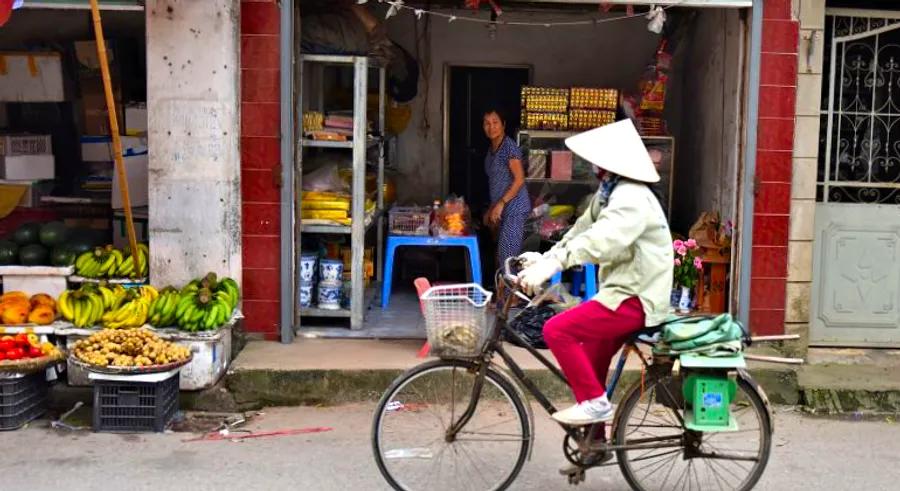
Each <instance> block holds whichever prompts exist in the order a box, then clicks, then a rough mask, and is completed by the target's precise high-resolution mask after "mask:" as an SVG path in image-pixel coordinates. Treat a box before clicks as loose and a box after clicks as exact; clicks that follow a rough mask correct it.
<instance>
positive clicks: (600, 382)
mask: <svg viewBox="0 0 900 491" xmlns="http://www.w3.org/2000/svg"><path fill="white" fill-rule="evenodd" d="M566 146H568V147H569V148H570V149H571V150H572V151H573V152H575V153H576V154H577V155H578V156H580V157H581V158H583V159H585V160H587V161H589V162H590V163H592V164H593V165H595V166H597V167H598V174H599V175H600V188H599V189H598V191H597V193H596V195H595V196H594V198H593V199H592V201H591V204H590V206H589V208H588V209H587V210H586V211H585V212H584V214H583V215H582V216H581V217H580V218H578V220H577V221H576V222H575V225H574V226H573V227H572V229H571V230H569V232H568V233H567V234H566V235H565V236H564V237H563V238H562V240H560V241H559V242H558V243H557V244H556V245H555V246H554V247H553V248H552V249H550V250H549V251H547V252H546V253H544V254H543V255H541V254H538V253H534V252H527V253H525V254H522V256H520V257H521V259H522V260H523V263H524V265H525V269H523V270H522V271H521V272H520V273H519V275H518V277H519V281H520V284H521V286H522V287H523V288H524V289H526V290H529V291H533V290H535V289H537V288H539V287H540V286H541V285H542V284H544V283H545V282H547V281H548V280H549V279H550V278H551V277H552V276H553V275H555V274H556V273H558V272H560V271H562V270H565V269H568V268H571V267H573V266H577V265H582V264H597V265H598V267H599V281H600V284H599V289H598V293H597V295H596V296H595V297H594V298H593V299H592V300H591V301H588V302H584V303H582V304H581V305H579V306H578V307H575V308H573V309H571V310H568V311H566V312H563V313H561V314H558V315H556V316H555V317H553V318H551V319H550V320H549V321H548V322H547V323H546V324H545V325H544V340H545V341H546V343H547V346H548V347H549V348H550V350H551V351H552V352H553V355H554V356H555V357H556V360H557V362H558V363H559V365H560V367H561V368H562V371H563V373H564V374H565V375H566V378H567V379H568V382H569V385H570V386H571V387H572V391H573V392H574V394H575V399H576V401H577V404H575V405H574V406H572V407H570V408H568V409H564V410H562V411H558V412H556V413H554V414H553V419H555V420H556V421H559V422H560V423H563V424H566V425H572V426H578V425H587V424H593V423H600V422H605V421H610V420H612V418H613V415H614V413H615V411H614V409H613V405H612V404H611V403H610V401H609V400H608V398H607V396H606V389H605V381H606V375H607V371H608V369H609V365H610V362H611V361H612V357H613V356H614V355H615V354H616V352H617V351H618V350H619V349H620V348H621V347H622V345H623V343H624V342H625V341H626V340H627V339H628V337H629V336H630V335H632V334H633V333H634V332H636V331H638V330H640V329H642V328H644V327H649V326H654V325H658V324H661V323H662V322H664V321H665V319H666V317H667V316H668V313H669V298H670V294H671V291H672V264H673V261H674V257H673V252H672V246H671V244H672V239H671V234H670V232H669V226H668V222H667V220H666V216H665V213H664V212H663V209H662V206H660V203H659V200H658V199H657V198H656V196H655V195H654V193H653V191H652V190H651V189H650V187H649V185H650V184H652V183H656V182H659V174H658V173H657V171H656V168H655V166H654V165H653V162H652V161H651V159H650V156H649V155H648V154H647V149H646V148H645V147H644V144H643V142H642V141H641V138H640V136H639V135H638V132H637V130H635V128H634V125H633V124H632V123H631V121H630V120H625V121H619V122H617V123H614V124H610V125H607V126H603V127H601V128H597V129H594V130H591V131H587V132H584V133H581V134H578V135H575V136H573V137H570V138H568V139H567V140H566Z"/></svg>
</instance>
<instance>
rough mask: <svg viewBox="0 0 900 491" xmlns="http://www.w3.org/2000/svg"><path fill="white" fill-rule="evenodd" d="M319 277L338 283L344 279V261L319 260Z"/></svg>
mask: <svg viewBox="0 0 900 491" xmlns="http://www.w3.org/2000/svg"><path fill="white" fill-rule="evenodd" d="M319 279H320V280H321V281H327V282H330V283H337V284H340V283H341V282H342V281H343V280H344V262H343V261H340V260H338V259H322V260H321V261H319Z"/></svg>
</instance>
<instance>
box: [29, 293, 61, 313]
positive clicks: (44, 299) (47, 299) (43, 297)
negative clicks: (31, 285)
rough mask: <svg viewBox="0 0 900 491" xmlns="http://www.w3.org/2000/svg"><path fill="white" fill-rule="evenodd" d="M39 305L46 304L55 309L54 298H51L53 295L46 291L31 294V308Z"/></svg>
mask: <svg viewBox="0 0 900 491" xmlns="http://www.w3.org/2000/svg"><path fill="white" fill-rule="evenodd" d="M40 305H46V306H47V307H50V308H51V309H52V310H54V311H56V300H53V297H51V296H50V295H47V294H46V293H38V294H37V295H32V296H31V308H37V307H38V306H40Z"/></svg>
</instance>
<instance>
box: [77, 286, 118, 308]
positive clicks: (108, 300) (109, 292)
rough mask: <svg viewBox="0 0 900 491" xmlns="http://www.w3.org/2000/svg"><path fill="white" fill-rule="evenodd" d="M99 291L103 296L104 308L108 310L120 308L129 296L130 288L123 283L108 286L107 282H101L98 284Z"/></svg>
mask: <svg viewBox="0 0 900 491" xmlns="http://www.w3.org/2000/svg"><path fill="white" fill-rule="evenodd" d="M85 287H87V285H85ZM97 291H98V292H100V296H101V297H103V308H104V310H105V311H106V312H109V311H111V310H118V308H119V307H121V306H122V304H123V303H124V302H125V300H126V299H127V296H128V290H126V289H125V287H123V286H122V285H113V286H107V285H106V284H100V285H99V286H97Z"/></svg>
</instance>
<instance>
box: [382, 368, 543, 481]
mask: <svg viewBox="0 0 900 491" xmlns="http://www.w3.org/2000/svg"><path fill="white" fill-rule="evenodd" d="M477 379H478V370H477V366H476V365H475V364H474V363H472V362H467V361H461V360H435V361H432V362H428V363H424V364H422V365H419V366H418V367H415V368H413V369H412V370H410V371H408V372H406V373H405V374H403V375H401V376H400V378H398V379H397V380H396V381H394V383H393V384H392V385H391V387H390V388H389V389H388V390H387V392H385V394H384V396H383V397H382V398H381V402H379V404H378V408H377V409H376V411H375V420H374V422H373V427H372V447H373V450H374V454H375V462H376V464H377V465H378V469H379V470H380V471H381V474H382V475H383V476H384V478H385V479H386V480H387V482H388V483H389V484H390V485H391V486H392V487H393V488H394V489H398V490H405V491H418V490H429V491H438V490H466V489H469V490H502V489H506V488H507V487H508V486H509V485H510V484H511V483H512V482H513V480H514V479H515V478H516V476H517V475H518V473H519V471H520V470H521V469H522V465H523V464H524V463H525V459H526V458H527V456H528V445H529V444H530V440H531V434H530V433H531V429H530V424H529V421H528V413H527V412H526V410H525V405H524V402H523V401H522V399H521V398H520V397H519V393H518V391H517V390H516V389H515V387H513V386H512V385H511V384H510V383H509V381H508V380H507V379H506V378H504V377H503V376H502V375H500V374H498V373H497V372H495V371H493V370H490V369H489V370H488V371H487V374H486V376H485V379H484V384H483V388H482V390H481V395H480V397H479V399H478V401H477V406H476V408H475V411H474V413H473V414H472V417H471V419H469V421H468V422H467V423H466V424H465V425H464V426H463V427H462V428H461V430H460V431H459V433H457V434H456V435H448V431H447V430H448V429H449V428H450V427H451V426H452V425H453V424H454V423H455V422H456V421H458V420H459V419H460V416H461V415H462V414H463V413H464V412H465V410H466V408H467V407H468V406H469V401H470V400H471V398H472V389H473V387H474V384H475V383H476V381H477Z"/></svg>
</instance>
